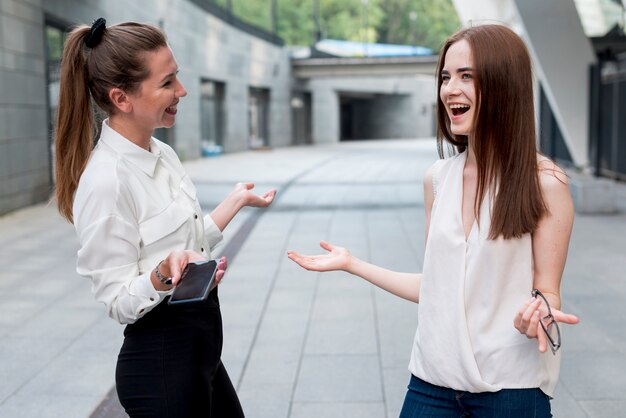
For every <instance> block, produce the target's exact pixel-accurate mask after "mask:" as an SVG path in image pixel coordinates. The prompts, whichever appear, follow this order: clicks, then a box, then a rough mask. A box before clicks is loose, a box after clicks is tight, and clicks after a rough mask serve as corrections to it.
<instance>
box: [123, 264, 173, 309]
mask: <svg viewBox="0 0 626 418" xmlns="http://www.w3.org/2000/svg"><path fill="white" fill-rule="evenodd" d="M151 274H152V271H149V272H147V273H144V274H143V275H141V276H139V277H137V279H135V280H134V282H133V291H132V294H133V295H134V296H136V297H139V298H140V302H139V304H138V305H137V308H136V312H135V315H136V316H137V319H139V318H141V317H142V316H144V315H145V314H147V313H148V312H150V311H151V310H152V309H153V308H154V307H155V306H156V305H158V304H159V302H161V301H162V300H163V299H164V298H165V297H166V296H167V295H168V294H169V293H170V291H166V292H160V291H157V290H156V289H155V288H154V286H153V285H152V280H150V275H151Z"/></svg>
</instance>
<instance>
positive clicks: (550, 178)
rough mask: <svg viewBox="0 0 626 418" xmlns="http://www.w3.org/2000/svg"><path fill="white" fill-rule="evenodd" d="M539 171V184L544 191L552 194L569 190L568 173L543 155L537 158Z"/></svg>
mask: <svg viewBox="0 0 626 418" xmlns="http://www.w3.org/2000/svg"><path fill="white" fill-rule="evenodd" d="M537 169H538V174H539V183H540V184H541V188H542V190H543V191H544V193H545V192H552V191H558V190H569V187H568V186H569V177H568V176H567V173H565V171H564V170H563V169H562V168H561V167H559V166H558V165H557V164H556V163H555V162H554V161H552V160H551V159H549V158H547V157H544V156H543V155H538V156H537Z"/></svg>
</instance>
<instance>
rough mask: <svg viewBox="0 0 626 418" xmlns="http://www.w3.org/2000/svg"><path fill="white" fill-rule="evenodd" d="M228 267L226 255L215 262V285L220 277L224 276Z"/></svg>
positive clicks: (220, 279)
mask: <svg viewBox="0 0 626 418" xmlns="http://www.w3.org/2000/svg"><path fill="white" fill-rule="evenodd" d="M227 268H228V260H227V259H226V257H222V258H220V260H219V261H218V262H217V272H216V273H215V285H216V286H217V285H218V284H219V283H220V281H222V278H223V277H224V273H226V269H227Z"/></svg>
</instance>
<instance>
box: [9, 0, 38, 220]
mask: <svg viewBox="0 0 626 418" xmlns="http://www.w3.org/2000/svg"><path fill="white" fill-rule="evenodd" d="M42 22H43V15H42V13H41V1H35V0H31V1H16V0H2V1H0V214H2V213H5V212H8V211H10V210H12V209H14V208H18V207H22V206H26V205H29V204H32V203H35V202H40V201H43V200H45V199H47V198H48V194H49V184H50V163H49V153H48V148H49V144H48V135H47V131H48V124H47V106H46V82H45V55H44V47H43V32H42Z"/></svg>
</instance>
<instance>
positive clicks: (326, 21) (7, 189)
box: [0, 0, 626, 214]
mask: <svg viewBox="0 0 626 418" xmlns="http://www.w3.org/2000/svg"><path fill="white" fill-rule="evenodd" d="M286 3H287V1H286V0H283V1H282V2H281V0H255V1H242V0H138V1H133V2H125V1H122V0H107V1H105V0H88V1H81V0H45V1H44V0H2V1H1V2H0V214H3V213H6V212H9V211H11V210H14V209H17V208H20V207H24V206H28V205H31V204H33V203H37V202H41V201H45V200H47V199H48V198H49V197H50V193H51V190H52V189H53V186H54V182H53V163H52V160H53V140H54V139H53V137H54V135H53V121H54V118H55V112H56V103H57V97H58V70H59V62H60V58H61V52H62V47H63V41H64V37H65V34H66V33H67V31H68V29H70V28H71V27H72V26H73V25H75V24H77V23H87V24H89V23H91V22H92V21H93V20H94V19H95V18H97V17H100V16H103V17H105V18H106V19H107V21H108V22H109V24H113V23H116V22H120V21H126V20H134V21H141V22H148V23H152V24H155V25H158V26H160V27H161V28H163V29H164V30H165V32H166V33H167V35H168V38H169V42H170V44H171V46H172V49H173V51H174V54H175V56H176V58H177V61H178V63H179V66H180V69H181V71H180V79H181V81H182V83H183V84H184V85H185V87H186V89H187V91H188V96H187V97H186V98H185V99H184V100H182V101H181V104H180V105H179V110H180V112H179V113H178V116H177V123H176V125H175V126H174V128H172V129H167V130H165V129H160V130H157V131H156V132H155V134H154V136H156V137H157V138H159V139H161V140H163V141H165V142H167V143H169V144H170V145H172V146H173V147H174V148H175V149H176V151H177V152H178V154H179V155H180V156H181V158H182V159H192V158H198V157H200V156H202V155H213V154H219V153H220V152H234V151H241V150H246V149H267V148H272V147H282V146H288V145H293V144H298V145H299V144H311V143H324V142H337V141H346V140H354V139H384V138H418V137H430V136H433V135H434V132H435V131H434V129H435V125H434V120H435V118H434V104H435V100H436V92H435V84H434V80H435V79H434V76H435V74H434V73H435V65H436V60H437V56H436V55H434V54H436V51H437V49H438V48H439V46H440V42H441V39H442V37H441V34H442V33H443V35H445V36H447V35H449V34H450V33H452V32H453V31H454V30H455V29H456V28H458V27H459V22H460V24H461V25H471V24H480V23H487V22H499V23H504V24H507V25H509V26H510V27H512V28H513V29H514V30H516V31H517V32H518V33H519V34H520V35H521V36H522V37H524V39H525V40H526V41H527V43H528V45H529V49H530V51H531V54H532V56H533V60H534V65H535V70H536V74H537V83H536V86H537V95H536V97H537V108H538V114H537V120H538V127H539V129H540V137H541V148H542V150H543V151H544V152H545V153H546V154H548V155H550V156H551V157H553V158H555V159H557V160H559V161H560V162H562V163H564V164H569V165H571V166H573V167H577V168H579V169H581V170H582V171H585V172H588V173H594V174H597V175H603V176H607V177H612V178H626V142H625V140H624V135H626V118H623V117H620V112H621V113H623V112H624V111H623V110H622V108H623V107H624V106H625V100H626V84H625V83H626V55H624V51H626V46H625V45H626V42H625V40H624V32H623V27H624V6H623V4H622V2H621V1H620V0H576V1H573V0H550V1H544V0H453V1H451V0H437V1H436V2H435V3H436V4H432V3H433V2H425V1H423V0H402V1H401V0H388V1H382V0H350V1H334V0H333V1H328V2H325V3H324V4H325V5H326V9H320V4H319V0H290V1H289V4H290V8H288V7H286V5H285V4H286ZM350 19H352V21H353V22H357V25H356V26H357V27H356V29H355V30H353V31H352V32H349V31H348V30H347V29H345V27H346V25H345V24H344V23H345V22H347V21H350ZM429 25H430V26H432V27H437V28H439V37H437V36H434V35H432V33H433V32H432V31H427V30H426V29H428V28H429V27H430V26H429ZM303 33H304V34H305V35H302V34H303ZM285 39H286V40H287V42H286V41H285ZM292 44H299V45H305V47H294V46H292ZM433 51H434V54H433Z"/></svg>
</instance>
